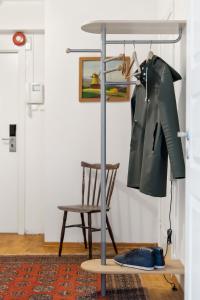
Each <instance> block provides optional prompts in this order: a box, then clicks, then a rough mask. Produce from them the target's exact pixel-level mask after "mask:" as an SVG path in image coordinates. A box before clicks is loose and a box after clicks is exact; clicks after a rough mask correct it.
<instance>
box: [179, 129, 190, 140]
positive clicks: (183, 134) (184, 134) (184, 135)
mask: <svg viewBox="0 0 200 300" xmlns="http://www.w3.org/2000/svg"><path fill="white" fill-rule="evenodd" d="M177 137H179V138H186V140H187V141H189V139H190V138H189V133H188V131H178V132H177Z"/></svg>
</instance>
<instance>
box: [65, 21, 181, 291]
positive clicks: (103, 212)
mask: <svg viewBox="0 0 200 300" xmlns="http://www.w3.org/2000/svg"><path fill="white" fill-rule="evenodd" d="M181 37H182V29H181V28H179V34H178V37H177V38H176V39H173V40H106V26H105V25H103V26H102V28H101V49H70V48H68V49H67V50H66V53H71V52H73V53H89V52H93V53H100V54H101V60H100V69H101V264H102V265H106V86H112V85H123V86H126V85H134V84H136V81H127V82H106V73H105V71H106V62H105V59H106V45H107V44H114V45H119V44H141V45H145V44H175V43H177V42H179V41H180V40H181ZM101 294H102V296H105V295H106V275H105V274H102V275H101Z"/></svg>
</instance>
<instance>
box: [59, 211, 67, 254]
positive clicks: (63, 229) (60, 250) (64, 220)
mask: <svg viewBox="0 0 200 300" xmlns="http://www.w3.org/2000/svg"><path fill="white" fill-rule="evenodd" d="M66 220H67V211H65V212H64V215H63V223H62V229H61V235H60V245H59V254H58V256H61V254H62V247H63V240H64V236H65V225H66Z"/></svg>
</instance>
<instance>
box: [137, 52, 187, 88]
mask: <svg viewBox="0 0 200 300" xmlns="http://www.w3.org/2000/svg"><path fill="white" fill-rule="evenodd" d="M157 62H160V64H165V65H167V66H168V68H169V70H170V72H171V75H172V79H173V82H176V81H178V80H181V79H182V77H181V75H180V74H179V73H178V72H177V71H176V70H175V69H173V68H172V67H171V66H170V65H169V64H168V63H166V62H165V61H164V60H163V59H162V58H161V57H159V56H157V55H153V57H152V58H151V59H150V60H148V61H146V60H144V61H143V62H142V63H141V65H140V67H141V70H142V73H141V74H139V75H137V76H136V77H137V79H139V80H140V81H141V82H142V84H144V83H145V82H146V70H147V68H148V74H149V76H150V77H151V74H152V75H153V73H154V72H152V71H153V70H152V69H154V70H155V71H156V68H157V65H156V63H157ZM149 71H150V72H149ZM154 75H155V73H154ZM149 76H148V80H149V79H150V80H151V78H149Z"/></svg>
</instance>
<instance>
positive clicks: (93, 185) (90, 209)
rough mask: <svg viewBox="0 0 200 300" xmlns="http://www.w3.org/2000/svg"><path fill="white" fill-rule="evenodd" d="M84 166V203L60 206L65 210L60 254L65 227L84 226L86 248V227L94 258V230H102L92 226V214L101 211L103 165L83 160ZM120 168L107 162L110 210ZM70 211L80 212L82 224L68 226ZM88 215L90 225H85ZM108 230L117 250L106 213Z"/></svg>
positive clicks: (107, 199) (107, 196)
mask: <svg viewBox="0 0 200 300" xmlns="http://www.w3.org/2000/svg"><path fill="white" fill-rule="evenodd" d="M81 166H82V168H83V177H82V203H81V204H80V205H69V206H58V208H59V209H60V210H62V211H63V212H64V214H63V223H62V229H61V236H60V245H59V256H61V254H62V246H63V240H64V235H65V228H72V227H78V228H82V232H83V239H84V244H85V248H86V249H87V239H86V229H87V230H88V244H89V259H91V258H92V232H95V231H100V230H101V229H100V228H94V227H92V214H94V213H100V212H101V206H100V198H101V188H100V174H101V165H100V164H89V163H86V162H81ZM118 168H119V163H118V164H114V165H111V164H107V165H106V204H107V211H109V210H110V202H111V197H112V193H113V189H114V185H115V179H116V175H117V170H118ZM68 212H75V213H80V217H81V224H74V225H68V226H66V220H67V214H68ZM86 213H87V215H88V226H86V225H85V219H84V214H86ZM106 224H107V230H108V232H109V235H110V238H111V241H112V244H113V247H114V250H115V252H116V253H118V252H117V247H116V244H115V240H114V236H113V232H112V228H111V225H110V222H109V219H108V216H107V215H106Z"/></svg>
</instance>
